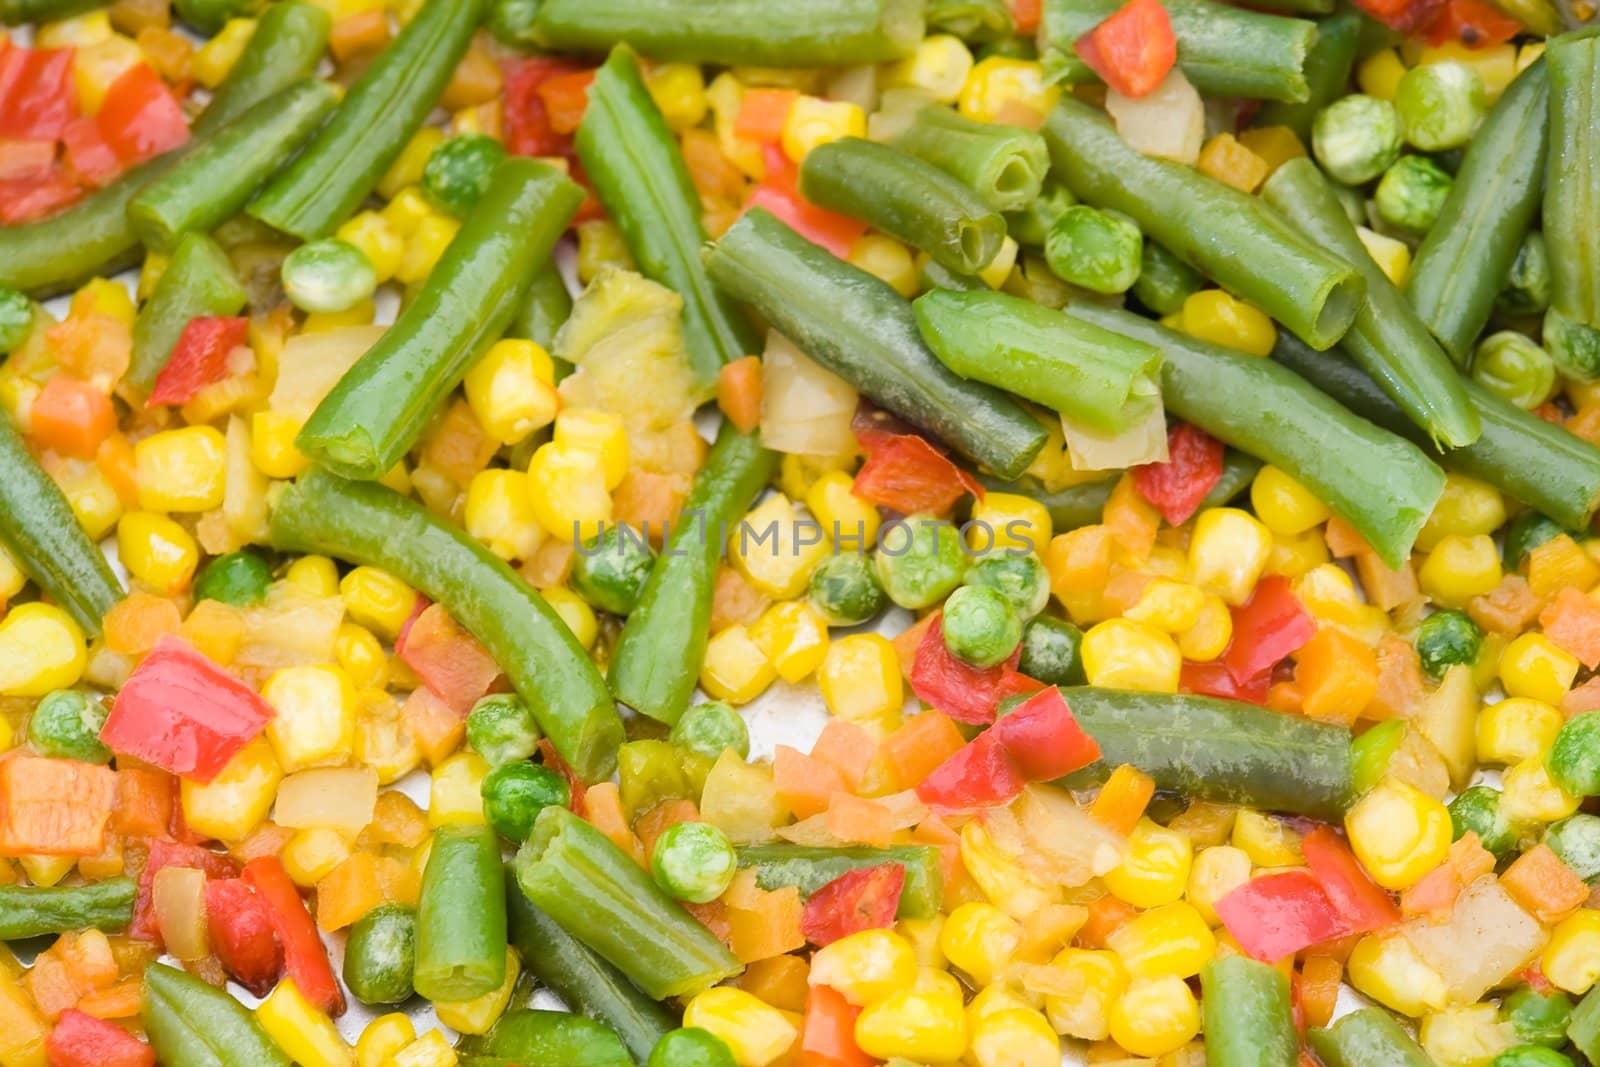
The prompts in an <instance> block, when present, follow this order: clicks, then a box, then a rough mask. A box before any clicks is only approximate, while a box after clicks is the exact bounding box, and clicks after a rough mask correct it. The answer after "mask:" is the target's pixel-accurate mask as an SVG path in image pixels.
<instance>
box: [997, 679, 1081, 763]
mask: <svg viewBox="0 0 1600 1067" xmlns="http://www.w3.org/2000/svg"><path fill="white" fill-rule="evenodd" d="M991 731H992V732H993V733H994V735H995V736H996V737H998V738H999V739H1000V747H1001V748H1003V749H1005V750H1006V753H1007V754H1008V755H1009V756H1010V757H1011V761H1012V762H1013V763H1015V764H1016V765H1017V769H1018V770H1019V771H1020V772H1021V773H1022V776H1023V777H1024V778H1026V779H1027V780H1028V781H1030V782H1048V781H1051V780H1052V779H1055V778H1061V777H1063V776H1065V775H1068V774H1071V773H1072V772H1073V771H1075V770H1078V769H1079V768H1080V767H1087V766H1088V765H1089V764H1091V763H1093V762H1094V761H1095V760H1097V759H1099V758H1100V745H1099V743H1097V742H1096V741H1095V739H1094V738H1092V737H1090V736H1089V735H1088V734H1086V733H1084V732H1083V727H1082V726H1079V725H1078V720H1077V719H1075V718H1073V715H1072V709H1071V708H1069V707H1068V706H1067V701H1066V699H1065V698H1064V697H1063V696H1062V695H1061V690H1059V689H1057V688H1056V687H1055V686H1051V687H1050V688H1048V689H1041V690H1039V692H1037V693H1035V694H1033V696H1031V697H1029V698H1028V699H1027V700H1025V701H1023V702H1022V703H1021V704H1018V705H1017V706H1016V707H1015V708H1013V709H1012V710H1011V711H1010V712H1009V713H1007V714H1005V715H1002V716H1000V717H999V718H998V719H996V720H995V723H994V726H993V727H991Z"/></svg>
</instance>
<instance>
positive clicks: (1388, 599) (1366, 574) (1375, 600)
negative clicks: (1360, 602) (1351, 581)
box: [1356, 549, 1419, 611]
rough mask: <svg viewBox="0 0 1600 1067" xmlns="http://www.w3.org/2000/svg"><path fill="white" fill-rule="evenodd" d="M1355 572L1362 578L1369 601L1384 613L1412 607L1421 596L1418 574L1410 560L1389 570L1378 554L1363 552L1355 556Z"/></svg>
mask: <svg viewBox="0 0 1600 1067" xmlns="http://www.w3.org/2000/svg"><path fill="white" fill-rule="evenodd" d="M1356 573H1357V574H1359V575H1360V577H1361V588H1362V589H1363V590H1365V592H1366V594H1367V602H1368V603H1369V604H1372V605H1374V606H1375V607H1378V608H1381V609H1383V610H1384V611H1393V610H1394V609H1395V608H1398V607H1400V606H1402V605H1404V604H1409V603H1411V602H1412V601H1413V600H1416V599H1417V597H1418V595H1419V589H1418V587H1417V572H1416V570H1415V568H1413V567H1412V566H1411V561H1410V560H1406V561H1405V562H1403V563H1401V564H1400V566H1398V567H1390V566H1389V565H1388V564H1387V563H1385V562H1383V560H1381V559H1379V558H1378V554H1377V553H1376V552H1373V551H1372V550H1371V549H1364V550H1362V551H1360V552H1357V553H1356Z"/></svg>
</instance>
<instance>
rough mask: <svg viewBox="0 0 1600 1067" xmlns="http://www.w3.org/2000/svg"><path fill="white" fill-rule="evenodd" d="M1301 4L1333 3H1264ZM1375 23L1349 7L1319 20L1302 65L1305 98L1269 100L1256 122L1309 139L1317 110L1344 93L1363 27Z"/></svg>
mask: <svg viewBox="0 0 1600 1067" xmlns="http://www.w3.org/2000/svg"><path fill="white" fill-rule="evenodd" d="M1299 4H1305V5H1306V6H1307V8H1308V9H1309V7H1310V5H1312V4H1322V5H1323V6H1324V9H1325V10H1328V11H1331V10H1333V4H1332V3H1328V2H1326V0H1287V2H1286V3H1282V4H1280V3H1277V2H1271V3H1267V4H1263V5H1261V6H1262V7H1264V8H1271V9H1274V10H1276V9H1280V8H1282V9H1285V10H1287V9H1288V8H1290V7H1292V6H1298V5H1299ZM1376 25H1378V23H1376V22H1373V21H1372V20H1371V19H1366V18H1362V17H1361V15H1360V14H1359V13H1358V12H1355V11H1348V10H1347V11H1341V12H1339V13H1338V14H1336V15H1333V16H1332V17H1330V18H1325V19H1322V20H1321V21H1319V22H1317V23H1316V28H1317V29H1316V37H1315V39H1314V40H1313V41H1312V42H1311V50H1310V51H1309V52H1307V53H1306V61H1305V64H1304V66H1303V68H1302V69H1303V70H1304V72H1305V80H1306V89H1307V92H1306V95H1305V98H1304V99H1302V100H1298V101H1293V102H1291V101H1287V100H1268V101H1266V102H1265V103H1263V104H1262V107H1261V111H1260V113H1259V114H1258V115H1257V116H1256V125H1257V126H1287V127H1289V128H1290V129H1291V130H1293V131H1294V132H1295V136H1297V137H1299V138H1300V140H1301V141H1305V140H1306V139H1307V138H1309V137H1310V136H1311V124H1312V123H1313V122H1315V121H1316V118H1317V114H1318V112H1320V111H1321V110H1322V109H1323V108H1325V107H1327V106H1328V105H1329V104H1331V103H1333V102H1334V101H1335V100H1337V99H1339V97H1341V96H1343V95H1344V94H1345V89H1346V88H1347V87H1348V86H1349V84H1350V70H1351V68H1352V67H1353V66H1355V60H1356V52H1357V49H1358V48H1359V46H1360V44H1361V32H1362V28H1363V27H1364V26H1376Z"/></svg>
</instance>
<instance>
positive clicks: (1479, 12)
mask: <svg viewBox="0 0 1600 1067" xmlns="http://www.w3.org/2000/svg"><path fill="white" fill-rule="evenodd" d="M1521 32H1523V29H1522V23H1520V22H1518V21H1517V20H1516V19H1514V18H1511V17H1509V16H1507V15H1505V14H1504V13H1502V12H1501V11H1500V9H1499V8H1497V7H1495V6H1494V5H1492V4H1488V3H1485V2H1484V0H1448V2H1447V3H1446V4H1445V5H1444V10H1443V11H1441V12H1439V14H1438V16H1437V17H1436V18H1435V19H1434V20H1433V21H1432V22H1431V23H1429V24H1428V29H1427V38H1428V43H1429V44H1431V45H1435V46H1437V45H1441V44H1444V43H1445V42H1446V41H1459V42H1460V43H1462V44H1464V45H1466V46H1467V47H1468V48H1488V47H1490V46H1492V45H1497V44H1504V43H1505V42H1506V41H1509V40H1511V38H1513V37H1515V36H1516V35H1517V34H1519V33H1521Z"/></svg>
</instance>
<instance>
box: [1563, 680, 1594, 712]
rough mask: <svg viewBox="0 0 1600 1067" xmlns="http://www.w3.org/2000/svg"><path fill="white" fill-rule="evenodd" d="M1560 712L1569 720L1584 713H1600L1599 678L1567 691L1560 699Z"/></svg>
mask: <svg viewBox="0 0 1600 1067" xmlns="http://www.w3.org/2000/svg"><path fill="white" fill-rule="evenodd" d="M1561 711H1562V713H1563V714H1564V715H1566V717H1567V718H1569V719H1570V718H1572V717H1573V716H1574V715H1582V714H1583V713H1584V712H1586V711H1600V676H1597V677H1594V678H1590V679H1589V680H1588V681H1587V682H1584V683H1583V684H1582V685H1575V686H1573V687H1572V688H1571V689H1569V690H1567V693H1566V695H1565V696H1563V697H1562V698H1561Z"/></svg>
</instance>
